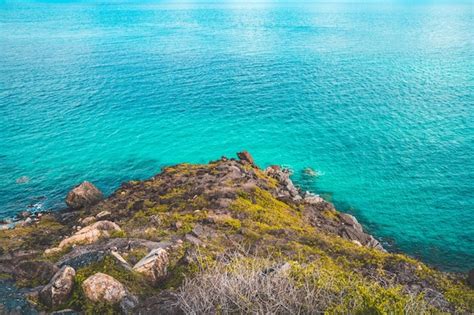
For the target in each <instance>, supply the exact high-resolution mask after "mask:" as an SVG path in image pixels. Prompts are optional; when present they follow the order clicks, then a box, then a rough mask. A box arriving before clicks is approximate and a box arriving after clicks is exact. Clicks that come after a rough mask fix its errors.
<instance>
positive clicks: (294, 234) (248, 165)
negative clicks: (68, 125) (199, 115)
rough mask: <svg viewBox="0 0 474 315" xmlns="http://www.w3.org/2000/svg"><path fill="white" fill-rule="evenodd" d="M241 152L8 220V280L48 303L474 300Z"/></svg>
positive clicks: (455, 279) (259, 308)
mask: <svg viewBox="0 0 474 315" xmlns="http://www.w3.org/2000/svg"><path fill="white" fill-rule="evenodd" d="M238 157H239V159H227V158H224V157H223V158H221V159H220V160H217V161H212V162H210V163H208V164H203V165H193V164H180V165H176V166H172V167H167V168H165V169H163V171H162V172H161V173H159V174H157V175H156V176H154V177H152V178H150V179H148V180H144V181H131V182H128V183H124V184H122V186H121V187H119V188H118V189H117V190H116V191H115V192H114V193H113V194H112V195H111V196H109V197H108V198H106V199H102V198H103V197H102V194H101V193H100V191H98V190H97V189H96V188H95V187H94V186H93V185H92V184H90V183H87V182H86V183H83V184H81V185H80V186H78V187H76V188H74V189H73V190H72V191H71V192H70V193H69V195H68V196H67V200H66V201H67V203H68V206H69V209H65V210H64V211H60V212H55V213H48V214H44V215H41V216H38V217H36V218H34V219H31V218H30V219H29V220H27V221H25V222H24V223H22V224H19V225H17V226H16V227H15V228H13V229H9V230H3V231H0V254H1V256H0V274H1V278H2V279H4V280H2V281H14V282H15V283H16V286H17V287H18V288H21V290H20V291H19V292H20V294H22V295H23V296H25V298H26V299H27V300H28V301H29V303H30V305H32V306H33V308H35V309H36V310H43V311H47V312H51V311H56V310H64V309H68V310H69V311H70V312H85V313H102V312H116V313H125V314H159V313H166V314H170V313H176V314H181V313H194V314H196V313H200V314H207V313H279V314H286V313H294V312H296V313H304V314H307V313H308V314H311V313H321V312H324V311H329V312H336V313H387V312H394V313H399V312H405V313H417V314H418V313H424V312H436V311H438V312H450V313H456V312H460V313H463V312H464V313H469V312H474V291H473V290H472V289H471V288H470V287H469V284H468V280H467V279H465V278H463V277H462V276H460V275H452V274H446V273H442V272H439V271H436V270H434V269H432V268H430V267H428V266H426V265H424V264H423V263H421V262H419V261H417V260H415V259H412V258H409V257H407V256H404V255H399V254H391V253H387V252H386V251H385V250H384V249H383V247H382V246H381V244H380V243H379V242H378V241H377V240H376V239H375V238H373V237H372V236H371V235H369V234H367V233H365V232H364V230H363V228H362V226H361V225H360V224H359V223H358V222H357V220H356V219H355V218H354V217H353V216H351V215H348V214H343V213H340V212H338V211H336V209H334V207H333V205H332V204H331V203H328V202H326V201H325V200H323V199H322V198H320V197H319V196H317V195H314V194H310V193H302V192H301V191H299V190H298V189H297V188H296V187H295V186H294V185H293V183H292V181H291V179H290V176H289V173H288V172H287V171H286V170H284V169H281V168H280V167H279V166H271V167H268V168H267V169H265V170H262V169H260V168H259V167H258V166H256V165H255V163H254V161H253V159H252V157H251V156H250V154H248V153H247V152H241V153H239V154H238ZM4 311H5V312H7V310H6V309H5V307H4ZM29 311H32V310H31V309H29Z"/></svg>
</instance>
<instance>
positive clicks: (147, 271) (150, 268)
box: [133, 248, 169, 285]
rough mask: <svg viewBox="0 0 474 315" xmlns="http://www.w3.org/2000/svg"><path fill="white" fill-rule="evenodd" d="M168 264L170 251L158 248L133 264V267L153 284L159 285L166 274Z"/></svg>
mask: <svg viewBox="0 0 474 315" xmlns="http://www.w3.org/2000/svg"><path fill="white" fill-rule="evenodd" d="M168 265H169V258H168V252H167V251H166V250H164V249H162V248H157V249H154V250H152V251H151V252H149V253H148V255H146V256H145V257H144V258H142V259H141V260H140V261H139V262H138V263H137V264H136V265H135V266H133V269H134V270H135V271H137V272H139V273H141V274H143V275H145V276H146V277H147V279H149V281H150V283H151V284H153V285H157V284H158V283H159V281H160V280H162V279H163V278H164V277H165V276H166V273H167V268H168Z"/></svg>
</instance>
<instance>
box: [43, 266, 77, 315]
mask: <svg viewBox="0 0 474 315" xmlns="http://www.w3.org/2000/svg"><path fill="white" fill-rule="evenodd" d="M75 276H76V271H75V270H74V269H73V268H72V267H69V266H64V267H62V268H61V269H60V270H59V271H58V272H57V273H56V274H55V275H54V276H53V278H52V279H51V281H50V282H49V283H48V284H47V285H46V286H45V287H44V288H43V289H41V291H40V292H39V300H40V301H41V303H43V304H44V305H46V306H48V307H50V308H55V307H58V306H60V305H61V304H63V303H65V302H66V301H67V300H68V299H69V296H70V295H71V292H72V289H73V287H74V277H75Z"/></svg>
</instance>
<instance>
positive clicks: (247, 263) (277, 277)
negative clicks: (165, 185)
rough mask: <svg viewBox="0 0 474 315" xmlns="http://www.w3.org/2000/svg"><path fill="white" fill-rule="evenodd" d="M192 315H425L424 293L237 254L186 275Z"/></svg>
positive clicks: (182, 297)
mask: <svg viewBox="0 0 474 315" xmlns="http://www.w3.org/2000/svg"><path fill="white" fill-rule="evenodd" d="M177 295H178V303H179V307H180V308H181V309H182V310H183V311H184V312H185V313H186V314H216V313H218V314H249V313H251V314H321V313H324V312H329V313H338V314H349V313H350V314H387V313H396V314H399V313H405V314H423V313H429V312H430V311H431V310H430V309H429V308H428V306H427V304H426V303H425V302H424V301H423V297H422V296H412V295H406V294H403V293H402V292H401V289H400V288H396V287H389V288H383V287H381V286H379V285H374V284H373V283H365V282H364V281H363V280H362V279H361V277H360V276H357V275H355V274H352V275H347V273H344V274H343V275H341V273H338V272H337V271H335V270H330V269H327V268H324V267H323V268H321V267H320V266H318V267H315V266H314V265H310V266H304V267H303V266H300V265H298V264H297V263H294V264H292V265H290V264H288V263H286V264H282V263H276V262H274V261H272V260H270V259H262V258H248V257H239V256H233V257H231V258H230V259H223V260H221V261H219V262H217V264H215V265H213V266H212V267H210V268H202V270H201V272H200V273H199V274H198V275H197V276H196V277H195V278H193V279H186V281H185V282H184V284H183V286H182V287H181V288H180V290H179V292H178V294H177Z"/></svg>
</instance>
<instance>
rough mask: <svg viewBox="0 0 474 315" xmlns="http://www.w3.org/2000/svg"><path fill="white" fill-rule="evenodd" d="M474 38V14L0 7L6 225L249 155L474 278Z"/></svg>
mask: <svg viewBox="0 0 474 315" xmlns="http://www.w3.org/2000/svg"><path fill="white" fill-rule="evenodd" d="M473 30H474V22H473V8H472V4H469V3H467V4H421V3H418V4H396V3H391V4H347V3H333V4H327V3H326V4H309V3H299V4H283V3H275V2H273V3H272V2H267V3H253V4H249V3H239V2H223V3H218V2H215V3H204V2H201V3H200V2H192V1H191V2H174V3H171V2H146V3H145V2H144V3H140V4H137V3H132V2H126V1H121V2H112V1H100V2H98V1H97V2H95V1H87V2H84V1H74V2H63V1H60V2H58V1H48V0H45V1H41V2H16V1H0V126H1V129H0V217H2V216H9V215H12V214H14V213H16V212H17V211H20V210H23V209H25V208H27V207H28V206H29V205H32V206H34V207H36V208H35V209H41V208H49V207H53V208H59V207H61V206H62V205H63V204H62V202H63V198H64V196H65V194H66V192H67V190H68V189H69V188H70V187H71V186H73V185H74V184H76V183H78V182H80V181H82V180H86V179H87V180H90V181H92V182H94V183H96V184H97V185H98V186H99V187H100V188H101V189H103V190H104V191H106V192H107V193H110V192H111V191H113V189H115V188H116V187H117V186H118V185H119V184H120V182H121V181H124V180H129V179H137V178H146V177H149V176H152V175H153V174H155V173H157V172H159V170H160V167H162V166H163V165H168V164H173V163H178V162H207V161H209V160H212V159H217V158H219V157H220V156H221V155H228V156H232V155H233V154H234V153H235V152H236V151H238V150H241V149H247V150H249V151H250V152H251V153H252V154H253V155H254V157H255V159H256V161H257V162H258V164H259V165H260V166H262V167H263V166H266V165H268V164H285V165H288V166H289V167H291V168H292V169H293V170H294V172H295V176H294V178H295V180H296V181H297V183H299V184H300V185H301V186H302V187H304V188H305V189H310V190H314V191H318V192H321V193H323V194H324V195H325V196H326V197H327V198H330V199H331V200H333V201H334V202H335V203H336V205H337V206H338V207H339V209H341V210H344V211H348V212H351V213H354V214H355V215H357V217H358V218H359V219H360V221H361V222H362V223H363V224H364V225H365V226H366V227H367V228H368V229H369V231H370V232H371V233H373V234H374V235H376V236H377V237H379V238H380V239H382V240H383V241H384V242H385V245H386V246H387V247H389V248H391V249H393V250H402V251H405V252H407V253H409V254H411V255H413V256H416V257H421V258H422V259H424V260H425V261H426V262H429V263H432V264H435V265H437V266H440V267H442V268H444V269H449V270H467V269H469V268H472V267H474V225H473V224H472V222H473V221H474V187H473V183H474V162H473V151H472V150H473V147H474V130H473V129H474V123H473V115H474V65H473V60H474V49H473V38H474V31H473ZM306 167H311V168H313V169H314V170H316V171H318V172H319V173H320V176H318V177H309V176H305V175H304V174H303V169H304V168H306Z"/></svg>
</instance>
